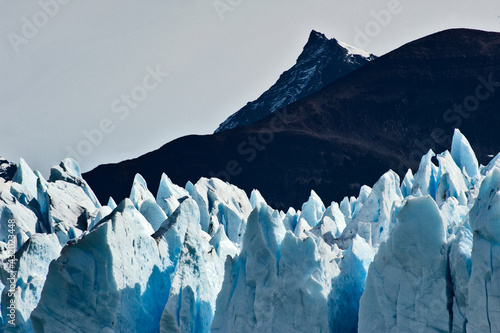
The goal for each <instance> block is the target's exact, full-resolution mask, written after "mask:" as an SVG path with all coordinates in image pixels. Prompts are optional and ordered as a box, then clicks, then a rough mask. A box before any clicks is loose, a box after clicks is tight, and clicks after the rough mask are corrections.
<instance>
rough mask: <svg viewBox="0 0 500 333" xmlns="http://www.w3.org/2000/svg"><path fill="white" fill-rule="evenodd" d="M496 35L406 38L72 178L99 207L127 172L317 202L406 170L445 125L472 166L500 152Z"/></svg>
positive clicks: (499, 41)
mask: <svg viewBox="0 0 500 333" xmlns="http://www.w3.org/2000/svg"><path fill="white" fill-rule="evenodd" d="M498 82H500V34H498V33H491V32H484V31H476V30H466V29H452V30H446V31H443V32H439V33H436V34H433V35H430V36H427V37H424V38H421V39H418V40H416V41H413V42H410V43H408V44H406V45H404V46H402V47H400V48H398V49H396V50H394V51H392V52H390V53H388V54H386V55H384V56H381V57H379V58H377V59H375V60H373V61H370V62H368V63H366V64H365V65H364V66H362V67H361V68H359V69H357V70H355V71H353V72H351V73H350V74H348V75H346V76H344V77H342V78H340V79H338V80H336V81H334V82H333V83H331V84H328V85H326V86H325V87H324V88H322V89H321V90H319V91H318V92H316V93H314V94H312V95H311V96H309V97H306V98H303V99H301V100H299V101H296V102H294V103H292V104H290V105H288V106H286V107H284V108H282V109H279V110H276V111H275V112H273V113H272V114H271V115H269V116H267V117H266V118H264V119H262V120H261V121H259V122H257V123H253V124H250V125H247V126H244V127H239V128H235V129H232V130H230V131H223V132H219V133H215V134H213V135H204V136H194V135H191V136H186V137H182V138H180V139H177V140H174V141H172V142H170V143H168V144H166V145H164V146H162V147H161V148H159V149H158V150H156V151H153V152H150V153H148V154H145V155H143V156H141V157H138V158H136V159H132V160H128V161H124V162H121V163H118V164H108V165H102V166H99V167H97V168H96V169H94V170H92V171H90V172H88V173H86V174H84V178H85V179H86V180H87V181H88V183H89V185H90V186H91V187H92V188H93V189H94V191H95V193H96V195H97V197H98V198H99V200H100V201H101V202H106V201H107V199H108V197H109V196H113V197H114V198H115V199H116V200H119V201H121V200H122V199H123V198H125V197H127V196H128V195H129V191H130V186H131V184H132V182H133V179H134V176H135V174H136V173H140V174H141V175H143V176H144V178H145V179H146V181H147V182H148V184H150V189H151V190H152V191H153V192H154V191H156V190H157V188H155V186H156V184H158V183H159V179H160V176H161V174H162V172H165V173H166V174H167V175H168V176H169V177H170V178H171V179H172V181H174V182H175V183H177V184H185V183H186V182H187V181H196V180H197V179H199V178H200V177H203V176H205V177H219V178H220V179H222V180H224V181H228V182H231V183H232V184H235V185H237V186H238V187H240V188H242V189H244V190H245V191H246V192H247V193H250V191H251V190H252V189H254V188H257V189H259V190H260V192H261V193H262V194H263V195H264V196H265V197H266V200H267V202H268V203H269V204H270V205H271V206H273V207H275V208H280V209H286V208H287V207H289V206H293V207H296V208H297V207H299V206H300V204H301V203H302V202H304V201H305V200H306V199H307V198H308V196H309V193H310V191H311V189H314V190H315V191H316V192H317V193H318V194H319V195H320V196H321V197H322V198H323V200H325V202H329V201H332V200H335V201H340V200H341V199H342V198H343V197H344V196H346V195H348V196H350V195H358V194H359V190H360V185H361V184H373V183H374V182H375V181H376V180H377V179H378V177H379V176H380V174H383V173H385V172H386V171H387V170H389V169H392V170H394V171H396V172H397V173H398V174H399V175H400V176H403V174H404V173H405V172H406V169H407V168H412V169H413V170H416V168H417V167H418V163H419V160H420V156H421V155H423V154H425V153H426V152H427V150H429V149H430V148H431V149H433V150H435V151H440V150H443V149H446V148H447V147H449V145H450V142H451V137H452V133H453V129H454V128H460V130H461V131H462V132H463V133H464V134H465V135H466V136H467V137H468V138H469V141H470V143H471V145H472V147H473V148H474V150H475V152H476V155H477V157H478V160H479V162H480V163H483V164H485V163H486V162H487V161H489V159H490V158H491V157H490V155H492V154H495V153H496V152H498V151H500V132H499V131H498V128H497V126H498V124H499V123H500V119H499V118H500V115H499V113H498V110H499V109H500V98H499V94H498V91H497V90H498V89H499V88H500V83H498Z"/></svg>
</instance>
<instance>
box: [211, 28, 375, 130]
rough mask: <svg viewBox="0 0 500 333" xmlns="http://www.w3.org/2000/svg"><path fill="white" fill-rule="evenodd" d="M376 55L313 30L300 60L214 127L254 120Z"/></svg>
mask: <svg viewBox="0 0 500 333" xmlns="http://www.w3.org/2000/svg"><path fill="white" fill-rule="evenodd" d="M373 59H375V56H374V55H373V54H369V53H368V52H366V51H363V50H360V49H357V48H355V47H353V46H349V45H347V44H345V43H341V42H338V41H337V40H336V39H334V38H332V39H328V38H327V37H326V36H325V35H324V34H322V33H319V32H317V31H314V30H313V31H311V33H310V35H309V39H308V41H307V43H306V45H305V46H304V48H303V50H302V53H301V54H300V55H299V57H298V58H297V62H296V63H295V65H294V66H292V67H291V68H290V69H288V70H287V71H285V72H284V73H283V74H281V76H280V77H279V79H278V80H277V81H276V83H275V84H274V85H273V86H272V87H271V88H269V89H268V90H267V91H266V92H264V93H263V94H262V95H261V96H260V97H259V98H258V99H256V100H255V101H253V102H249V103H248V104H247V105H245V106H244V107H243V108H241V109H240V110H239V111H237V112H236V113H234V114H233V115H231V116H229V117H228V118H227V119H226V120H225V121H224V122H223V123H222V124H221V125H220V126H219V128H218V129H217V130H216V131H215V132H216V133H217V132H222V131H226V130H229V129H232V128H236V127H241V126H245V125H248V124H252V123H255V122H257V121H259V120H261V119H263V118H265V117H266V116H268V115H269V114H271V113H273V112H275V111H276V110H279V109H281V108H283V107H285V106H287V105H289V104H291V103H293V102H295V101H298V100H300V99H302V98H305V97H307V96H310V95H312V94H314V93H315V92H317V91H319V90H320V89H322V88H323V87H325V86H326V85H328V84H330V83H332V82H334V81H335V80H337V79H339V78H341V77H343V76H345V75H347V74H349V73H350V72H352V71H354V70H356V69H357V68H359V67H361V66H363V65H364V64H366V63H367V62H369V61H371V60H373Z"/></svg>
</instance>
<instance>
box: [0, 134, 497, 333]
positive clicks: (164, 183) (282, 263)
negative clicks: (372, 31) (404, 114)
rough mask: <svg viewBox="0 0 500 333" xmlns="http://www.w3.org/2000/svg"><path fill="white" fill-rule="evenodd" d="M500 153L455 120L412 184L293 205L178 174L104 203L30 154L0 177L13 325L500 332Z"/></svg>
mask: <svg viewBox="0 0 500 333" xmlns="http://www.w3.org/2000/svg"><path fill="white" fill-rule="evenodd" d="M498 156H500V155H497V157H495V158H493V159H492V160H491V162H490V163H489V164H488V165H486V166H483V165H479V164H478V162H477V159H476V157H475V154H474V151H473V150H472V148H471V146H470V144H469V142H468V141H467V139H466V138H465V136H464V135H463V134H462V133H460V131H459V130H455V133H454V136H453V140H452V145H451V150H450V151H449V152H448V151H445V152H442V153H438V154H436V153H435V152H433V151H429V152H428V153H427V154H425V155H424V156H423V157H422V159H421V162H420V166H419V168H418V170H416V172H415V173H413V171H412V170H408V172H407V173H406V175H405V177H404V178H403V179H402V180H401V179H400V178H399V176H398V175H397V174H396V173H394V172H393V171H388V172H386V173H385V174H383V175H381V177H380V179H379V180H378V181H377V182H376V183H375V184H373V186H372V187H369V186H366V185H365V186H362V187H361V189H360V192H359V195H358V196H357V197H349V198H348V197H346V198H344V199H343V200H342V201H340V202H331V203H325V202H323V200H322V199H321V198H320V197H319V196H318V195H317V194H316V193H315V192H314V189H311V194H310V197H309V199H308V200H307V201H306V202H305V203H304V204H303V205H302V206H301V207H300V209H298V210H297V209H294V208H289V209H288V210H287V211H286V212H283V211H279V210H275V209H273V208H272V207H270V206H269V205H268V204H267V202H266V200H265V198H264V196H262V195H261V193H260V192H259V191H258V190H254V191H252V193H250V196H248V195H247V194H246V193H245V192H244V191H243V190H241V189H239V188H237V187H236V186H234V185H231V184H229V183H225V182H223V181H221V180H219V179H217V178H211V179H208V178H201V179H199V180H198V181H197V182H196V183H192V182H188V183H187V184H186V185H185V186H184V187H181V186H179V185H176V184H174V183H173V182H172V181H171V180H170V179H169V178H168V176H167V175H165V174H163V175H161V180H160V186H159V188H158V192H157V193H156V195H154V194H153V193H151V191H150V190H149V189H148V185H147V183H146V181H145V180H144V178H143V177H142V176H141V175H139V174H138V175H136V176H135V179H134V182H133V184H132V186H131V191H130V195H129V198H127V199H125V200H123V201H122V202H119V203H118V204H117V203H115V201H114V200H113V198H109V200H108V202H107V204H106V205H102V204H101V203H99V201H98V200H97V198H96V197H95V195H94V193H93V192H92V189H91V188H90V187H89V186H88V184H87V183H86V182H85V180H84V179H83V178H82V175H81V172H80V168H79V166H78V164H77V163H76V162H75V161H74V160H71V159H65V160H63V161H62V162H61V163H60V164H59V165H57V166H54V167H53V168H52V169H51V173H50V177H49V179H48V180H47V179H44V177H43V176H42V174H41V173H40V172H38V171H33V170H32V169H31V168H30V167H29V166H28V164H27V163H26V162H25V161H24V160H22V159H21V160H20V161H19V164H18V165H17V167H16V168H14V169H12V170H15V172H12V175H11V176H10V177H8V178H7V177H4V178H3V179H4V181H3V182H2V187H1V188H0V260H1V263H0V288H1V289H2V298H1V321H0V323H1V325H2V326H1V327H2V329H1V330H2V331H4V332H56V333H57V332H358V331H359V332H400V331H404V332H497V331H499V330H500V287H499V286H500V275H499V273H498V272H500V269H499V267H500V260H499V259H498V258H499V256H500V163H499V162H498V161H499V157H498ZM434 161H437V164H435V162H434ZM9 165H10V164H9Z"/></svg>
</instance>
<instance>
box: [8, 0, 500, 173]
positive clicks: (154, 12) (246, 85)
mask: <svg viewBox="0 0 500 333" xmlns="http://www.w3.org/2000/svg"><path fill="white" fill-rule="evenodd" d="M377 13H378V14H377ZM387 13H389V15H387ZM377 19H378V21H377ZM452 27H468V28H476V29H483V30H490V31H500V2H498V0H482V1H481V0H480V1H469V0H440V1H436V0H420V1H417V0H413V1H411V0H400V1H398V0H389V1H387V0H357V1H347V0H310V1H298V0H275V1H264V0H217V1H213V0H193V1H173V0H168V1H167V0H164V1H161V0H155V1H152V0H148V1H140V2H139V1H133V0H120V1H118V0H112V1H111V0H109V1H97V0H86V1H77V0H40V1H12V0H2V1H0V36H1V40H0V78H1V80H0V155H2V156H4V157H6V158H7V159H9V160H12V161H14V162H17V161H18V159H19V158H20V157H23V158H25V159H26V161H27V162H28V163H29V164H30V165H31V166H32V167H33V168H35V169H39V170H40V171H41V172H42V173H44V174H48V171H49V168H50V166H51V165H52V164H53V163H56V162H57V161H59V160H61V159H62V158H64V157H65V156H66V155H68V154H70V152H71V154H73V157H76V158H77V160H78V161H79V163H80V164H81V166H82V169H83V170H84V171H87V170H90V169H92V168H93V167H95V166H97V165H98V164H100V163H109V162H118V161H120V160H123V159H128V158H133V157H136V156H139V155H141V154H143V153H146V152H148V151H151V150H154V149H157V148H159V147H160V146H162V145H163V144H165V143H167V142H169V141H171V140H173V139H175V138H178V137H180V136H183V135H187V134H208V133H212V132H213V131H214V130H215V129H216V128H217V126H218V125H219V124H220V123H221V122H222V121H223V120H224V119H225V118H226V117H227V116H229V115H230V114H232V113H234V112H235V111H237V110H238V109H239V108H240V107H242V106H243V105H245V104H246V102H248V101H250V100H253V99H255V98H257V97H258V96H259V95H260V94H261V93H262V92H264V91H265V90H266V89H267V88H268V87H269V86H271V85H272V84H273V83H274V82H275V81H276V79H277V78H278V77H279V75H280V74H281V73H282V72H283V71H284V70H286V69H288V68H289V67H290V66H292V65H293V64H294V62H295V60H296V58H297V56H298V55H299V54H300V52H301V50H302V47H303V46H304V44H305V42H306V41H307V37H308V35H309V32H310V31H311V30H312V29H315V30H318V31H320V32H323V33H325V34H326V35H327V37H329V38H331V37H335V38H337V39H339V40H341V41H343V42H345V43H348V44H351V45H354V46H358V47H361V48H364V49H366V50H368V51H369V52H372V53H375V54H377V55H382V54H384V53H386V52H388V51H390V50H392V49H394V48H396V47H398V46H400V45H402V44H404V43H405V42H408V41H411V40H413V39H416V38H418V37H422V36H425V35H427V34H430V33H433V32H437V31H440V30H444V29H447V28H452ZM359 31H362V32H363V34H364V35H365V36H362V35H361V33H360V32H359ZM166 73H168V76H167V74H166ZM76 154H78V156H76Z"/></svg>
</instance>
